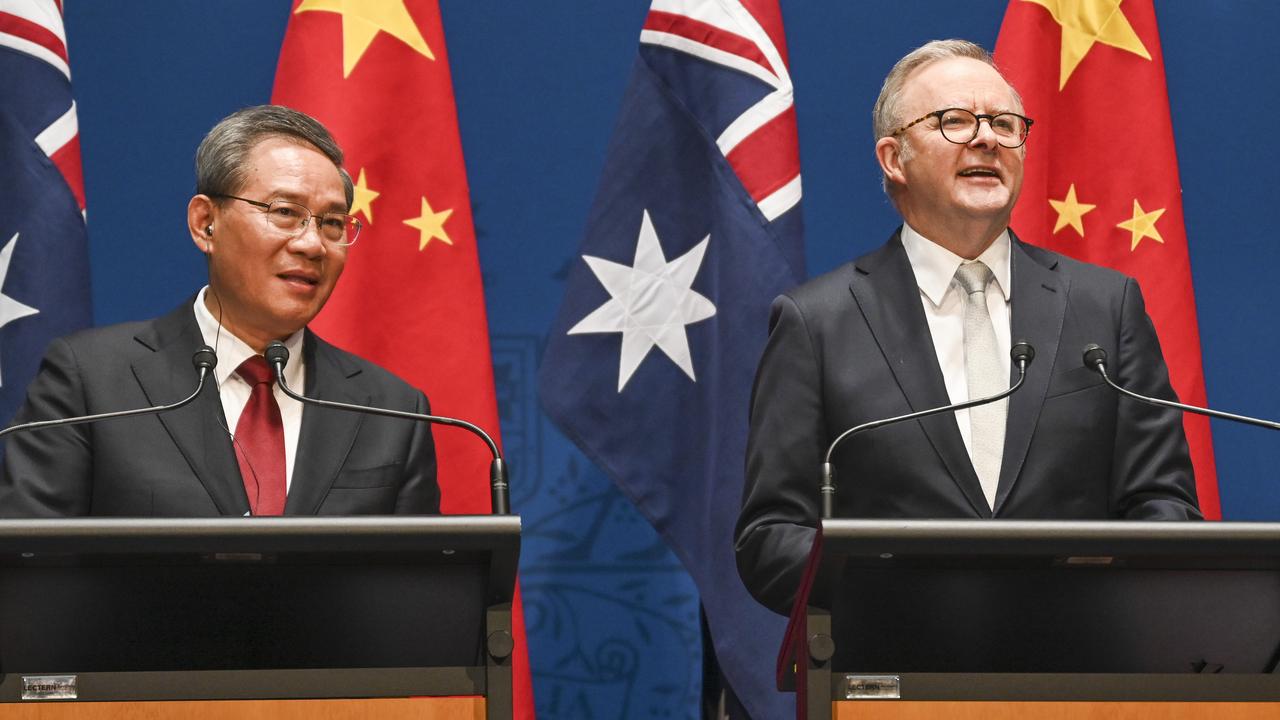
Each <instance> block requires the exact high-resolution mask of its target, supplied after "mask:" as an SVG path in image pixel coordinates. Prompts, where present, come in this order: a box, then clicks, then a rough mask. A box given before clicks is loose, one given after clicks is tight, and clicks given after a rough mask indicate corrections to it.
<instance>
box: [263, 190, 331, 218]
mask: <svg viewBox="0 0 1280 720" xmlns="http://www.w3.org/2000/svg"><path fill="white" fill-rule="evenodd" d="M268 197H270V198H272V199H275V200H288V201H289V202H291V203H297V204H299V205H301V206H303V207H305V208H307V209H308V210H313V211H314V210H315V208H312V207H310V206H308V205H307V203H306V202H304V201H305V200H306V198H305V197H304V196H303V195H302V193H298V192H294V191H293V190H288V189H279V190H273V191H271V192H270V193H269V194H268ZM346 211H347V201H346V198H343V199H342V200H334V201H333V202H331V203H329V205H328V206H327V207H322V208H320V212H321V213H332V212H338V213H345V212H346Z"/></svg>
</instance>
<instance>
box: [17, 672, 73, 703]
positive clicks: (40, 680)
mask: <svg viewBox="0 0 1280 720" xmlns="http://www.w3.org/2000/svg"><path fill="white" fill-rule="evenodd" d="M22 699H23V700H75V699H76V676H75V675H23V676H22Z"/></svg>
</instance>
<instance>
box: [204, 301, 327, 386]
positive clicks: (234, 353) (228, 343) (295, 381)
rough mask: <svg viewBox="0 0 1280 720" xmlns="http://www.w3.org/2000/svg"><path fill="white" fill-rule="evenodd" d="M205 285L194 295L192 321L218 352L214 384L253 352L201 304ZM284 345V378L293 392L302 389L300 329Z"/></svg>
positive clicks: (224, 380) (208, 343)
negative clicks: (286, 350)
mask: <svg viewBox="0 0 1280 720" xmlns="http://www.w3.org/2000/svg"><path fill="white" fill-rule="evenodd" d="M208 291H209V286H208V285H206V286H204V287H203V288H202V289H201V290H200V292H199V293H198V294H197V295H196V302H195V313H196V324H197V325H199V326H200V337H201V338H203V339H204V343H205V344H206V345H208V346H209V347H211V348H213V351H214V352H215V353H217V355H218V366H217V367H216V368H214V371H213V372H214V377H215V378H216V379H217V381H218V384H219V385H221V384H222V383H224V382H226V381H227V379H228V378H230V377H231V376H232V375H233V374H235V371H236V368H239V367H240V364H241V363H243V362H244V361H245V360H248V359H249V358H250V357H252V356H254V355H257V353H255V352H254V351H253V348H251V347H249V344H248V343H246V342H245V341H243V340H241V339H240V338H238V337H236V336H235V335H234V334H233V333H232V332H231V331H230V330H228V329H226V328H225V327H222V326H221V323H219V322H218V320H217V318H215V317H214V316H213V314H212V313H210V312H209V308H208V307H206V306H205V304H204V294H205V293H206V292H208ZM284 346H285V348H287V349H288V350H289V363H288V364H287V365H285V366H284V379H285V382H288V383H289V387H290V388H292V389H293V390H294V391H295V392H302V388H301V387H300V385H299V383H300V382H301V381H302V378H303V375H302V369H303V358H302V331H301V330H299V331H297V332H295V333H294V334H292V335H290V336H289V337H287V338H285V340H284Z"/></svg>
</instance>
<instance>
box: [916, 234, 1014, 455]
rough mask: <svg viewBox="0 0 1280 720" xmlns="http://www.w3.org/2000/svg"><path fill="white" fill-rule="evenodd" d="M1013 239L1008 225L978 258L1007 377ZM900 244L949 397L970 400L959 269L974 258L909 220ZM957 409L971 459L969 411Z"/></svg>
mask: <svg viewBox="0 0 1280 720" xmlns="http://www.w3.org/2000/svg"><path fill="white" fill-rule="evenodd" d="M1009 242H1010V241H1009V231H1008V230H1005V231H1004V232H1002V233H1000V236H999V237H997V238H996V239H995V242H993V243H991V247H988V248H987V249H986V250H985V251H983V253H982V254H981V255H979V256H978V258H977V259H978V260H980V261H982V262H983V263H984V264H986V266H987V267H988V268H990V269H991V274H992V275H993V276H994V279H993V280H992V281H991V284H990V285H988V286H987V310H988V312H990V313H991V324H992V326H993V327H994V328H995V331H996V346H997V347H998V348H999V351H1000V362H1001V366H1002V367H1003V369H1004V374H1005V376H1006V377H1007V376H1008V375H1009V366H1010V364H1011V361H1010V359H1009V350H1010V348H1011V346H1012V341H1011V340H1010V334H1011V333H1010V330H1009V322H1010V310H1009V303H1010V301H1011V300H1012V297H1011V295H1012V286H1011V285H1010V282H1009V275H1010V264H1009V263H1010V261H1009ZM902 247H903V249H905V250H906V251H907V260H908V261H910V263H911V270H912V272H914V273H915V276H916V285H918V286H919V288H920V304H921V305H923V306H924V316H925V319H926V320H928V322H929V334H930V335H932V336H933V350H934V352H936V353H937V354H938V367H940V368H942V379H943V381H944V382H945V383H946V385H947V397H948V398H950V402H951V403H953V404H954V403H960V402H964V401H966V400H969V399H971V398H970V397H969V386H968V383H967V377H966V376H965V370H964V291H963V290H961V289H960V284H959V283H958V282H956V279H955V275H956V270H957V269H958V268H959V267H960V265H961V264H962V263H966V262H970V261H968V260H965V259H964V258H962V257H960V256H959V255H956V254H955V253H953V252H951V251H950V250H947V249H946V248H944V247H942V246H941V245H938V244H937V243H934V242H932V241H931V240H929V239H928V238H926V237H924V236H923V235H921V234H920V233H918V232H916V231H915V230H913V229H912V228H911V226H910V225H906V224H904V225H903V226H902ZM993 288H994V290H993ZM955 415H956V423H957V424H958V425H959V426H960V436H961V437H962V438H964V447H965V450H967V451H968V452H969V456H970V459H972V457H973V442H972V440H971V439H970V432H969V411H968V410H957V411H956V414H955Z"/></svg>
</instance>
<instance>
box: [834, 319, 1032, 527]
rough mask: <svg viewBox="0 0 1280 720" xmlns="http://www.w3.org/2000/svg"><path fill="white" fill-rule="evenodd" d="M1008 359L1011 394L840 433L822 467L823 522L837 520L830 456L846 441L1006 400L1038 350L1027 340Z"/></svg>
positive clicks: (1010, 351)
mask: <svg viewBox="0 0 1280 720" xmlns="http://www.w3.org/2000/svg"><path fill="white" fill-rule="evenodd" d="M1009 357H1010V358H1011V359H1012V360H1013V364H1014V365H1015V366H1016V367H1017V368H1018V381H1017V382H1015V383H1014V384H1013V385H1012V386H1010V387H1009V389H1008V390H1005V391H1003V392H1000V393H997V394H995V395H990V396H988V397H984V398H978V399H976V400H966V401H965V402H962V403H956V404H954V405H943V406H942V407H936V408H929V409H928V410H920V411H918V412H913V413H908V414H907V415H899V416H898V417H891V418H885V419H884V420H873V421H871V422H867V423H863V424H861V425H857V426H854V427H851V428H849V429H848V430H845V431H844V432H842V433H840V435H839V436H838V437H836V439H835V440H832V441H831V445H830V446H828V447H827V455H826V459H825V460H824V461H823V463H822V486H821V488H820V492H821V493H822V519H823V520H830V519H832V518H833V517H835V512H836V469H835V466H834V465H832V464H831V456H832V455H834V454H835V451H836V447H837V446H838V445H840V443H842V442H844V441H845V440H846V439H848V438H850V437H853V436H854V435H857V434H858V433H860V432H865V431H867V430H875V429H876V428H879V427H884V426H885V425H893V424H894V423H900V422H905V421H907V420H918V419H920V418H925V417H929V416H930V415H937V414H939V413H945V412H955V411H956V410H967V409H969V408H972V407H977V406H979V405H986V404H987V403H993V402H997V401H999V400H1003V399H1005V398H1007V397H1009V396H1010V395H1012V394H1014V393H1015V392H1017V391H1018V388H1020V387H1022V383H1023V381H1024V380H1026V379H1027V367H1028V366H1029V365H1031V361H1032V360H1034V359H1035V357H1036V349H1035V348H1034V347H1032V346H1031V343H1029V342H1026V341H1025V340H1019V341H1018V342H1016V343H1014V344H1013V347H1012V348H1010V349H1009Z"/></svg>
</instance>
